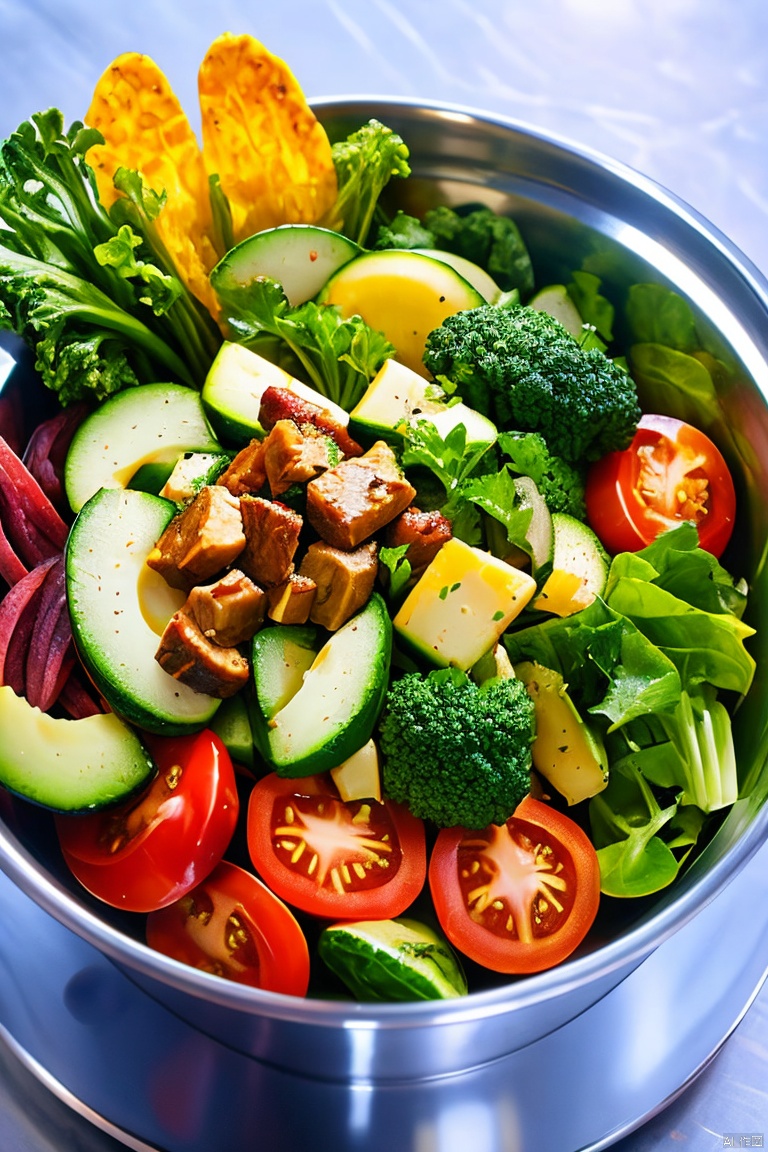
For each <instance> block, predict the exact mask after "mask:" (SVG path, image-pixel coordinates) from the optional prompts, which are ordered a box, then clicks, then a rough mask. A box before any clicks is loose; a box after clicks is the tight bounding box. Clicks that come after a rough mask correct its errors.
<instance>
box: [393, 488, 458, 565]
mask: <svg viewBox="0 0 768 1152" xmlns="http://www.w3.org/2000/svg"><path fill="white" fill-rule="evenodd" d="M452 535H453V532H452V530H451V522H450V520H448V519H446V517H445V516H443V515H442V513H441V512H437V511H435V512H421V511H420V510H419V509H418V508H414V507H413V505H412V506H411V507H410V508H406V510H405V512H401V513H400V515H399V516H397V517H395V519H394V520H393V521H392V522H391V524H388V525H387V529H386V532H385V534H384V543H385V544H386V546H387V547H388V548H401V547H402V546H403V545H404V544H407V545H408V552H407V553H406V559H407V560H408V563H409V564H410V565H411V571H412V572H422V571H423V570H424V569H425V568H426V567H427V565H428V564H431V563H432V561H433V560H434V558H435V556H436V555H437V553H438V552H439V551H440V549H441V548H442V546H443V544H445V542H446V540H450V538H451V536H452Z"/></svg>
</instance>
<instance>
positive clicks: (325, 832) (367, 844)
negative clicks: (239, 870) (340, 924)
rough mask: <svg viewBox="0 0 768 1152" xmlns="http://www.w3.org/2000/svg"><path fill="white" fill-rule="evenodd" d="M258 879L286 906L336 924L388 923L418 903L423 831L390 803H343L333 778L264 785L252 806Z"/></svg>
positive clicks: (273, 779) (276, 779)
mask: <svg viewBox="0 0 768 1152" xmlns="http://www.w3.org/2000/svg"><path fill="white" fill-rule="evenodd" d="M248 850H249V852H250V855H251V860H252V861H253V865H254V867H255V868H256V871H257V872H258V873H259V875H260V876H261V877H262V879H263V880H264V881H265V883H266V884H268V885H269V887H270V888H271V889H272V891H273V892H276V893H277V895H278V896H280V897H281V898H282V899H283V900H285V901H287V903H288V904H291V905H293V906H294V907H295V908H300V909H301V910H302V911H304V912H309V913H311V914H312V915H315V916H322V917H329V918H331V919H334V920H359V919H366V920H388V919H391V918H392V917H394V916H400V915H401V913H403V912H404V911H405V909H406V908H407V907H408V906H409V905H410V904H411V903H412V902H413V901H414V900H415V899H416V897H417V896H418V895H419V893H420V891H421V889H422V887H423V885H424V881H425V879H426V873H427V863H426V843H425V834H424V824H423V822H422V821H421V820H419V819H418V818H417V817H416V816H413V815H411V813H410V812H409V811H408V809H407V808H406V807H404V806H403V805H400V804H394V803H392V802H391V801H384V802H383V803H378V802H376V801H375V800H370V801H362V800H355V801H343V800H341V799H340V798H339V795H338V792H337V791H336V789H335V787H334V785H333V782H332V781H331V778H330V776H328V775H327V774H323V775H319V776H303V777H300V778H296V779H284V778H282V777H280V776H277V775H276V774H275V773H271V774H270V775H269V776H265V777H264V778H263V779H262V780H260V781H259V782H258V783H257V784H256V785H255V787H254V788H253V791H252V792H251V797H250V800H249V803H248Z"/></svg>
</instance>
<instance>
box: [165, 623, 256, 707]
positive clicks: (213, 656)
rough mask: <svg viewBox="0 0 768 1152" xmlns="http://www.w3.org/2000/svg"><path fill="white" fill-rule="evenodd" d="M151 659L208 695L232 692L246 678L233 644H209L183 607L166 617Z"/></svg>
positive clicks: (245, 663) (244, 662) (243, 661)
mask: <svg viewBox="0 0 768 1152" xmlns="http://www.w3.org/2000/svg"><path fill="white" fill-rule="evenodd" d="M155 659H156V660H157V662H158V664H159V665H160V667H161V668H162V669H163V671H165V672H167V673H168V675H169V676H173V678H174V679H175V680H179V681H180V682H181V683H182V684H186V685H188V687H190V688H192V689H194V691H195V692H205V693H206V695H208V696H216V697H220V698H221V699H225V698H226V697H227V696H234V694H235V692H239V690H240V689H241V688H242V687H243V685H244V684H246V683H247V681H248V661H247V660H246V659H245V657H244V656H241V655H240V653H239V652H238V650H237V648H221V647H219V645H218V644H212V643H211V641H210V640H208V639H207V638H206V637H205V636H203V634H202V632H201V631H200V629H199V628H198V626H197V624H196V623H195V621H194V620H193V619H192V617H191V616H188V615H187V613H186V612H185V611H184V609H183V608H182V609H181V610H180V611H179V612H175V613H174V614H173V616H172V617H171V619H170V620H169V621H168V625H167V627H166V629H165V632H164V633H163V635H162V638H161V640H160V647H159V648H158V650H157V652H156V653H155Z"/></svg>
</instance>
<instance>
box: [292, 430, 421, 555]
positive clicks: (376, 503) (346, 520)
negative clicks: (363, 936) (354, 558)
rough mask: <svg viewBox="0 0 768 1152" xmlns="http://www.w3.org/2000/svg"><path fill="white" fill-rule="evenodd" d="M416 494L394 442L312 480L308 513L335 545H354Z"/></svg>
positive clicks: (321, 533) (378, 445) (380, 443)
mask: <svg viewBox="0 0 768 1152" xmlns="http://www.w3.org/2000/svg"><path fill="white" fill-rule="evenodd" d="M415 495H416V490H415V488H413V486H412V485H411V484H409V483H408V481H407V480H406V478H405V477H404V475H403V473H402V469H401V468H400V465H399V464H398V462H397V458H396V456H395V454H394V452H393V451H392V449H391V448H390V446H389V445H388V444H386V443H385V442H384V441H383V440H377V441H376V443H375V444H374V445H373V446H372V447H371V448H369V450H368V451H367V452H366V453H365V455H364V456H356V457H355V458H354V459H351V460H342V461H341V463H340V464H337V465H336V467H335V468H330V469H329V470H328V471H327V472H323V473H322V475H321V476H318V477H317V478H316V479H314V480H310V482H309V484H308V485H307V519H308V520H309V522H310V524H311V525H312V527H313V528H314V529H315V531H316V532H317V534H318V535H319V536H322V538H323V539H324V540H325V541H327V543H329V544H333V546H334V547H335V548H345V549H347V550H351V549H352V548H356V547H357V545H358V544H362V542H363V541H364V540H367V539H368V537H369V536H372V535H373V533H374V532H378V531H379V530H380V529H381V528H383V527H384V526H385V525H387V524H389V522H390V521H391V520H394V518H395V516H398V515H399V514H400V513H401V512H403V511H405V509H406V508H407V507H408V505H409V504H410V503H411V501H412V500H413V497H414V496H415Z"/></svg>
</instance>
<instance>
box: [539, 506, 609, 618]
mask: <svg viewBox="0 0 768 1152" xmlns="http://www.w3.org/2000/svg"><path fill="white" fill-rule="evenodd" d="M552 529H553V531H554V535H555V540H554V549H553V552H552V572H551V574H550V576H549V577H548V578H547V579H546V581H545V582H544V585H543V587H542V589H541V592H540V593H539V595H538V596H537V597H536V599H535V600H534V601H533V604H532V607H534V608H538V609H539V610H540V611H542V612H551V613H553V614H554V615H555V616H570V615H572V614H573V613H574V612H578V611H579V610H580V609H581V608H586V607H587V606H588V605H589V604H591V603H592V601H593V600H594V599H595V597H596V596H600V595H601V593H602V592H603V591H604V589H605V583H606V580H607V579H608V566H609V563H610V561H609V557H608V553H607V552H606V551H605V548H604V547H603V545H602V544H601V543H600V541H599V540H598V538H597V536H596V535H595V533H594V532H593V531H592V529H591V528H590V527H589V526H588V525H587V524H582V522H581V521H580V520H577V519H576V518H575V517H574V516H568V515H567V514H566V513H565V512H553V513H552Z"/></svg>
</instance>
